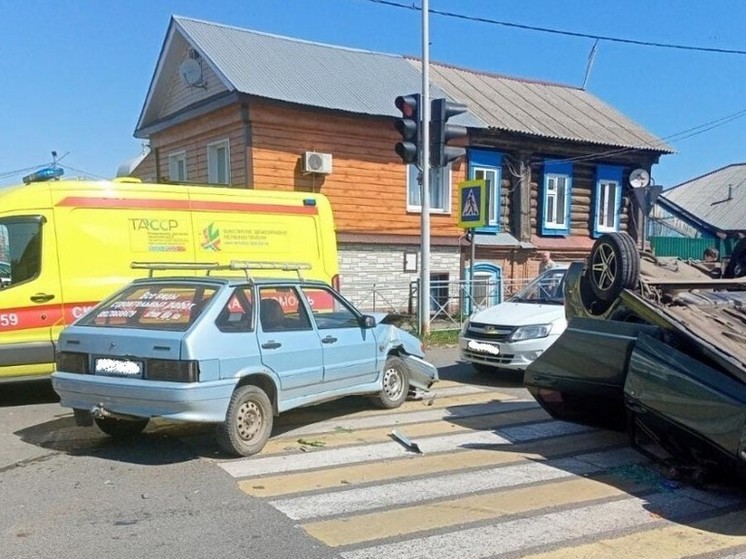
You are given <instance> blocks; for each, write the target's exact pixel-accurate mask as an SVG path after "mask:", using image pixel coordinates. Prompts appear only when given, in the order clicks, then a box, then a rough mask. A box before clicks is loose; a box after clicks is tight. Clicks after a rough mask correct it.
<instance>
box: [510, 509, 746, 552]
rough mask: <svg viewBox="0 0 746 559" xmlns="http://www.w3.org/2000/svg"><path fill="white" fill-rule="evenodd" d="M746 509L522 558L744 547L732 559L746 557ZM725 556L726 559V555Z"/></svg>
mask: <svg viewBox="0 0 746 559" xmlns="http://www.w3.org/2000/svg"><path fill="white" fill-rule="evenodd" d="M744 527H746V511H743V510H740V511H736V512H732V513H728V514H723V515H721V516H717V517H715V518H708V519H706V520H699V521H695V522H693V523H691V524H690V525H689V526H687V525H683V524H680V525H676V526H665V527H661V528H659V529H656V530H649V531H647V532H636V533H634V534H628V535H625V536H619V537H616V538H609V539H602V540H599V541H596V542H593V543H589V544H583V545H578V546H575V547H570V548H566V549H555V550H553V551H551V552H547V553H539V554H535V555H524V556H523V559H619V558H620V557H633V558H634V559H683V558H684V557H690V556H692V555H693V554H699V553H700V552H707V553H714V552H718V551H725V550H731V549H732V548H741V549H740V553H736V554H732V555H728V556H727V557H730V558H732V559H735V558H737V557H738V558H741V559H743V558H746V529H745V528H744ZM722 559H727V558H726V557H723V558H722Z"/></svg>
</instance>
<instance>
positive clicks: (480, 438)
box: [218, 421, 591, 477]
mask: <svg viewBox="0 0 746 559" xmlns="http://www.w3.org/2000/svg"><path fill="white" fill-rule="evenodd" d="M546 430H547V432H548V433H550V434H551V436H559V435H570V434H575V433H582V432H585V431H589V430H591V429H590V428H589V427H586V426H583V425H576V424H574V423H564V422H561V421H553V422H549V423H547V427H546ZM503 432H505V433H506V435H505V436H503V434H501V433H503ZM542 436H544V433H543V432H542V431H540V430H539V431H537V430H536V428H535V427H533V426H530V425H527V426H515V427H506V428H505V429H502V430H500V431H498V432H495V433H492V432H489V431H477V432H466V433H457V434H454V435H443V436H439V437H426V438H423V439H421V440H419V441H417V444H418V446H419V447H420V449H422V452H424V453H431V452H446V451H454V450H458V449H459V448H461V447H462V446H463V445H482V446H484V445H490V446H495V445H503V444H504V445H507V444H511V443H516V442H519V441H529V440H532V439H534V438H538V437H542ZM547 436H549V435H547ZM506 437H509V438H506ZM409 453H410V451H409V450H407V449H405V448H404V447H402V445H401V444H399V443H398V442H394V441H391V442H384V443H377V444H369V445H363V446H359V447H357V446H352V447H341V448H330V449H325V450H318V451H315V452H308V453H305V454H301V453H298V454H296V453H293V454H278V455H269V456H253V457H250V458H248V459H241V460H233V461H230V462H221V463H219V464H218V465H219V466H220V467H221V468H223V469H224V470H225V471H226V472H228V473H229V474H230V475H232V476H233V477H249V476H258V475H265V474H269V473H275V474H276V473H280V472H297V471H300V470H306V469H310V468H325V467H330V466H338V465H340V464H348V463H360V462H368V461H374V460H384V459H388V458H399V457H402V456H406V455H408V454H409Z"/></svg>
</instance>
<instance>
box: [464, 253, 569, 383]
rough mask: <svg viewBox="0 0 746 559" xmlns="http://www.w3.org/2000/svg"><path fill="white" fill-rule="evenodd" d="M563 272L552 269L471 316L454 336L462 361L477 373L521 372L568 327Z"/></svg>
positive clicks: (561, 269) (564, 268)
mask: <svg viewBox="0 0 746 559" xmlns="http://www.w3.org/2000/svg"><path fill="white" fill-rule="evenodd" d="M566 272H567V266H565V265H555V267H553V268H551V269H549V270H547V271H545V272H544V273H543V274H541V275H540V276H538V277H537V278H535V279H534V280H532V281H531V282H530V283H529V284H528V285H527V286H526V287H524V288H523V289H522V290H521V291H519V292H518V293H517V294H515V295H514V296H513V297H511V298H510V299H508V300H507V301H505V302H504V303H500V304H499V305H495V306H492V307H489V308H487V309H484V310H482V311H478V312H476V313H474V314H473V315H472V316H470V317H469V319H468V320H467V321H466V323H465V324H464V326H463V328H462V329H461V334H460V336H459V348H460V353H461V360H462V361H466V362H468V363H471V364H472V366H473V367H474V368H475V369H476V370H477V371H480V372H487V371H489V370H493V369H512V370H516V371H524V370H525V369H526V367H528V365H529V364H530V363H531V362H532V361H533V360H534V359H536V358H537V357H538V356H539V355H541V354H542V353H543V352H544V351H545V350H546V349H547V348H548V347H549V346H550V345H552V343H554V341H555V340H556V339H557V338H558V337H559V335H560V334H562V332H564V330H565V328H566V327H567V321H566V319H565V306H564V296H563V288H564V278H565V273H566Z"/></svg>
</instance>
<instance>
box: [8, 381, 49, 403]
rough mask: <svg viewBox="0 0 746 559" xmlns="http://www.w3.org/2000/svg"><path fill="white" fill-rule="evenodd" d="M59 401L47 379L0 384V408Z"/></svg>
mask: <svg viewBox="0 0 746 559" xmlns="http://www.w3.org/2000/svg"><path fill="white" fill-rule="evenodd" d="M59 401H60V398H59V396H57V393H56V392H55V391H54V390H53V389H52V381H51V380H50V379H49V378H41V379H38V380H26V381H17V382H3V383H2V384H0V408H7V407H13V406H27V405H30V404H50V403H54V402H59Z"/></svg>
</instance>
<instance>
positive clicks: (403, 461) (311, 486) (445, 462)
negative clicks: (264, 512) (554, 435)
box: [238, 431, 627, 497]
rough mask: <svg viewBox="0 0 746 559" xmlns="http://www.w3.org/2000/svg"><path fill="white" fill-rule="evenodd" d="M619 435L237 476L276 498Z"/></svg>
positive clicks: (543, 455) (545, 453)
mask: <svg viewBox="0 0 746 559" xmlns="http://www.w3.org/2000/svg"><path fill="white" fill-rule="evenodd" d="M626 440H627V439H626V437H624V436H623V435H621V434H618V433H614V432H611V431H607V432H604V433H584V434H580V435H569V436H567V437H562V439H548V440H545V441H541V442H538V443H528V444H525V445H511V446H508V447H506V448H505V449H504V450H500V451H499V452H496V449H492V448H487V449H484V450H461V451H458V452H452V453H445V454H425V455H421V456H420V455H408V456H406V457H403V458H399V459H394V460H387V461H384V462H375V463H372V464H370V463H366V464H357V465H343V466H338V467H334V468H326V469H323V470H313V471H310V472H306V471H302V472H297V473H290V474H282V475H278V476H264V477H259V478H252V479H248V480H241V481H239V482H238V486H239V487H240V489H241V490H242V491H244V492H245V493H248V494H249V495H254V496H256V497H276V496H280V495H288V494H293V493H296V494H297V493H303V492H307V491H318V490H320V489H329V488H348V487H352V486H355V485H360V484H364V483H374V482H380V481H390V480H394V479H403V478H407V477H413V476H424V475H430V474H436V473H440V472H447V471H452V470H465V469H474V468H480V467H487V466H497V465H500V464H511V463H515V462H519V461H522V460H545V459H547V458H551V457H553V456H558V455H562V454H570V453H573V452H582V451H586V452H588V451H590V450H593V449H597V450H600V449H603V448H608V447H611V446H615V445H621V444H623V443H624V442H626Z"/></svg>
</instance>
